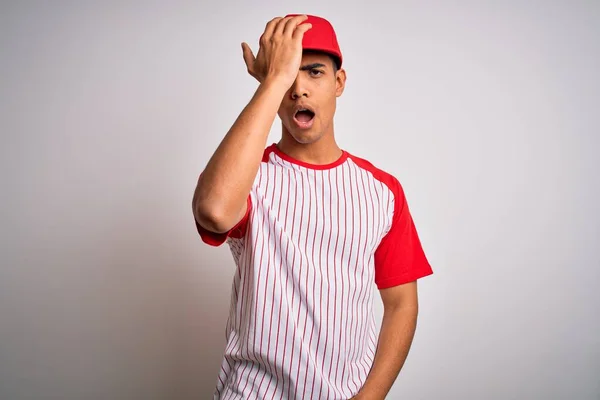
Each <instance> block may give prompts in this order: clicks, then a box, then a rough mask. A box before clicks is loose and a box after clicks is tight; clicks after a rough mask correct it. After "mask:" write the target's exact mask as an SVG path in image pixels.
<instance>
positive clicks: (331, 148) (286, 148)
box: [277, 128, 342, 165]
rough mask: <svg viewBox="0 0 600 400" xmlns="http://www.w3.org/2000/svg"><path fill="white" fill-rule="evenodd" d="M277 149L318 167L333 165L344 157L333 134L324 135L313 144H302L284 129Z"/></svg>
mask: <svg viewBox="0 0 600 400" xmlns="http://www.w3.org/2000/svg"><path fill="white" fill-rule="evenodd" d="M277 147H278V148H279V150H281V151H282V152H283V153H285V154H287V155H289V156H290V157H292V158H295V159H296V160H299V161H303V162H306V163H310V164H316V165H325V164H330V163H333V162H335V161H337V160H338V159H339V158H340V157H341V156H342V150H341V149H340V147H339V146H338V145H337V143H336V141H335V138H334V136H333V134H328V135H324V136H322V137H320V138H319V139H317V140H316V141H314V142H311V143H300V142H298V141H297V140H296V139H294V137H293V136H292V135H291V134H290V133H289V132H287V131H286V130H285V128H284V130H283V133H282V135H281V140H280V141H279V142H278V143H277Z"/></svg>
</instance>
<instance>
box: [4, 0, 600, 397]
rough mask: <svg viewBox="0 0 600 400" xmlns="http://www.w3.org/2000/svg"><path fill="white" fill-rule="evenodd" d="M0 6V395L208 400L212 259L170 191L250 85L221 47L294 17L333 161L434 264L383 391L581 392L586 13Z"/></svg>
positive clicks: (586, 279) (595, 135) (593, 124)
mask: <svg viewBox="0 0 600 400" xmlns="http://www.w3.org/2000/svg"><path fill="white" fill-rule="evenodd" d="M0 7H1V8H0V132H1V135H2V142H1V143H2V144H1V146H0V167H1V168H0V170H1V174H2V175H1V179H2V180H1V190H2V192H1V195H2V196H1V199H2V201H1V203H0V204H1V207H0V218H1V220H0V221H1V223H2V231H1V240H0V246H1V247H0V257H1V258H0V398H2V399H7V400H12V399H113V400H115V399H205V398H210V397H211V396H212V391H213V388H214V385H215V383H216V376H217V375H216V374H217V371H218V369H219V365H220V362H221V355H222V352H223V349H224V330H225V322H226V317H227V311H228V307H229V299H230V297H229V296H230V289H231V279H232V277H233V273H234V264H233V259H232V258H231V255H230V253H229V250H228V248H227V247H226V246H223V247H220V248H213V247H210V246H208V245H205V244H204V243H202V242H201V241H200V239H199V237H198V234H197V233H196V230H195V227H194V222H193V216H192V211H191V199H192V194H193V190H194V188H195V185H196V179H197V176H198V174H199V172H200V171H201V170H202V169H203V167H204V165H205V164H206V162H207V161H208V158H209V157H210V155H211V154H212V152H213V151H214V150H215V148H216V146H217V145H218V144H219V142H220V140H221V138H222V137H223V135H224V134H225V132H226V131H227V130H228V129H229V127H230V126H231V124H232V122H233V121H234V119H235V118H236V117H237V115H238V113H239V112H240V111H241V109H242V108H243V107H244V106H245V104H246V103H247V102H248V100H249V99H250V97H251V96H252V94H253V92H254V90H255V88H256V82H255V81H254V80H253V78H251V77H250V76H249V75H247V73H246V70H245V65H244V63H243V60H242V53H241V47H240V43H241V42H242V41H247V42H248V43H250V44H251V46H252V48H253V49H254V50H255V51H256V50H257V41H258V37H259V36H260V34H261V33H262V31H263V28H264V25H265V23H266V22H267V20H269V19H271V18H272V17H274V16H277V15H284V14H286V13H292V12H300V13H311V14H317V15H322V16H324V17H326V18H328V19H329V20H330V21H331V22H332V23H333V24H334V26H335V28H336V30H337V33H338V39H339V41H340V45H341V47H342V51H343V53H344V57H345V62H344V64H345V68H346V70H347V73H348V82H347V88H346V92H345V93H344V95H343V96H342V97H341V98H340V99H339V102H338V112H337V114H336V120H335V121H336V125H335V134H336V137H337V140H338V143H339V144H340V146H341V147H342V148H344V149H345V150H347V151H349V152H351V153H352V154H355V155H357V156H359V157H363V158H366V159H368V160H370V161H372V162H373V163H374V164H375V165H376V166H378V167H379V168H382V169H384V170H386V171H388V172H390V173H392V174H394V175H395V176H397V177H398V179H399V180H400V181H401V183H402V184H403V186H404V188H405V190H406V194H407V196H408V201H409V204H410V206H411V209H412V213H413V215H414V218H415V222H416V225H417V229H418V231H419V234H420V236H421V239H422V242H423V246H424V248H425V251H426V253H427V255H428V257H429V259H430V262H431V264H432V266H433V268H434V271H435V274H434V275H433V276H431V277H427V278H425V279H423V280H422V281H421V282H420V284H419V288H420V301H421V313H420V319H419V326H418V330H417V334H416V337H415V341H414V344H413V347H412V349H411V352H410V355H409V357H408V360H407V362H406V365H405V367H404V369H403V370H402V372H401V374H400V376H399V378H398V379H397V381H396V383H395V385H394V387H393V388H392V390H391V392H390V395H389V396H388V398H389V399H411V400H412V399H422V400H425V399H431V400H439V399H451V400H453V399H457V400H458V399H460V400H470V399H473V400H482V399H484V400H496V399H497V400H506V399H528V400H529V399H540V400H542V399H543V400H550V399H569V400H571V399H577V400H584V399H585V400H592V399H595V400H597V399H599V398H600V378H599V377H600V291H599V290H598V285H599V284H600V251H599V250H598V245H599V244H600V212H599V204H600V178H599V177H598V173H599V171H600V162H599V160H598V158H599V157H598V152H599V149H600V138H599V137H600V117H599V114H600V78H599V74H598V73H599V71H600V44H599V42H600V3H599V2H597V1H502V2H501V1H477V2H476V1H447V2H441V1H439V2H431V1H396V2H389V3H388V4H387V5H384V2H383V1H381V2H374V1H371V2H360V3H358V4H356V5H354V4H351V3H350V2H348V1H342V0H339V1H329V2H324V1H310V0H307V1H303V2H281V1H271V2H266V1H263V2H257V1H244V2H242V1H239V2H237V3H236V2H232V1H217V2H201V1H197V2H185V3H184V2H169V3H167V2H162V3H161V2H145V3H144V2H138V3H134V2H124V3H123V2H117V1H111V2H99V1H98V2H74V1H73V2H66V1H63V2H58V1H56V2H39V3H34V2H16V1H14V2H12V4H11V3H10V2H2V5H1V6H0ZM279 135H280V125H279V120H276V123H275V124H274V126H273V130H272V131H271V136H270V138H269V139H270V140H269V143H273V142H276V141H277V140H278V139H279ZM374 290H375V289H374ZM376 299H377V300H378V301H379V302H378V303H377V304H376V312H377V317H378V320H380V319H381V316H382V307H381V303H380V300H379V296H376Z"/></svg>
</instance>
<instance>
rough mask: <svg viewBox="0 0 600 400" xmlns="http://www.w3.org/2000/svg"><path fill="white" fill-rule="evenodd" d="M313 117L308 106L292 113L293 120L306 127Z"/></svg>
mask: <svg viewBox="0 0 600 400" xmlns="http://www.w3.org/2000/svg"><path fill="white" fill-rule="evenodd" d="M314 117H315V113H314V111H312V110H310V109H308V108H299V109H298V110H296V113H295V114H294V120H295V121H296V123H298V125H300V126H304V127H307V126H308V125H310V123H311V122H312V120H313V118H314Z"/></svg>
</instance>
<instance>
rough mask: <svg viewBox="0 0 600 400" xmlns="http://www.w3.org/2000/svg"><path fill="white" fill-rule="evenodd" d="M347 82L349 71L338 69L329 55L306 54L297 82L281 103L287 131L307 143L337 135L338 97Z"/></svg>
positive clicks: (299, 140)
mask: <svg viewBox="0 0 600 400" xmlns="http://www.w3.org/2000/svg"><path fill="white" fill-rule="evenodd" d="M345 82H346V73H345V71H344V70H343V69H340V70H338V71H337V72H334V64H333V60H332V59H331V58H330V57H329V56H328V55H326V54H320V53H304V54H303V56H302V62H301V64H300V71H298V76H297V77H296V81H295V82H294V83H293V84H292V86H291V87H290V88H289V89H288V91H287V93H286V94H285V97H284V98H283V100H282V102H281V105H280V106H279V111H278V115H279V118H281V121H282V123H283V128H284V129H283V130H284V134H286V133H288V134H289V135H291V136H292V137H293V138H294V139H295V140H296V141H297V142H299V143H304V144H308V143H314V142H316V141H317V140H319V139H320V138H321V137H323V136H325V135H333V116H334V114H335V108H336V100H337V98H338V97H339V96H341V95H342V92H343V91H344V85H345Z"/></svg>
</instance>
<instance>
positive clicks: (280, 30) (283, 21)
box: [273, 17, 293, 36]
mask: <svg viewBox="0 0 600 400" xmlns="http://www.w3.org/2000/svg"><path fill="white" fill-rule="evenodd" d="M292 18H293V17H285V18H282V19H281V20H279V22H277V27H276V28H275V31H274V32H273V36H282V35H283V30H284V29H285V25H286V24H287V22H288V21H290V20H291V19H292Z"/></svg>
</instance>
